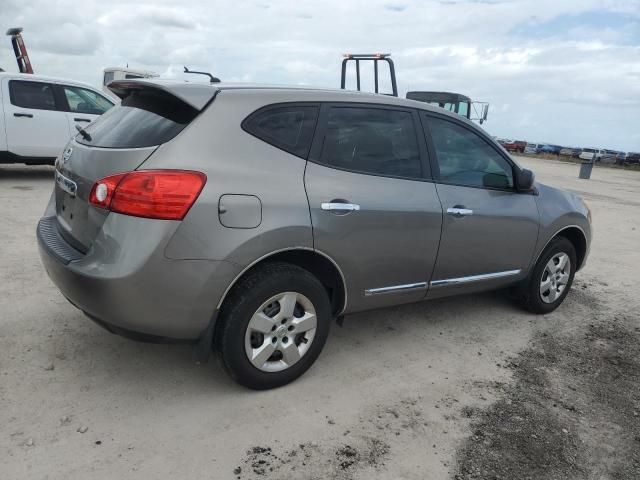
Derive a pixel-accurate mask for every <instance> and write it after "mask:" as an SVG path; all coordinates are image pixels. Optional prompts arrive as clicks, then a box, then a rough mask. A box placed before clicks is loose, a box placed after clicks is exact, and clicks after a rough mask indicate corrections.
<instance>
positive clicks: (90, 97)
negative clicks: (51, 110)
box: [63, 86, 113, 115]
mask: <svg viewBox="0 0 640 480" xmlns="http://www.w3.org/2000/svg"><path fill="white" fill-rule="evenodd" d="M63 88H64V95H65V97H67V103H69V110H70V111H72V112H74V113H86V114H89V115H102V114H103V113H104V112H106V111H107V110H109V109H110V108H111V107H113V103H111V102H110V101H109V100H107V99H106V98H104V97H103V96H102V95H99V94H97V93H96V92H92V91H91V90H87V89H86V88H80V87H71V86H64V87H63Z"/></svg>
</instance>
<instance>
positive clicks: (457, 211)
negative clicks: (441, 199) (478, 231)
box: [447, 205, 473, 218]
mask: <svg viewBox="0 0 640 480" xmlns="http://www.w3.org/2000/svg"><path fill="white" fill-rule="evenodd" d="M447 215H452V216H454V217H456V218H460V217H466V216H469V215H473V210H469V209H468V208H464V207H463V206H462V205H456V206H455V207H449V208H447Z"/></svg>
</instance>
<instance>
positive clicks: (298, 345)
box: [214, 263, 331, 390]
mask: <svg viewBox="0 0 640 480" xmlns="http://www.w3.org/2000/svg"><path fill="white" fill-rule="evenodd" d="M330 317H331V305H330V302H329V297H328V295H327V291H326V290H325V288H324V286H323V285H322V284H321V283H320V281H319V280H318V279H317V278H316V277H315V276H314V275H312V274H311V273H310V272H308V271H307V270H305V269H303V268H300V267H297V266H295V265H291V264H288V263H269V264H266V265H264V266H261V267H258V268H257V269H256V270H255V271H253V272H251V273H250V274H249V275H247V276H246V277H245V278H243V279H241V280H240V281H239V283H238V284H237V285H236V286H234V287H233V289H232V291H231V292H230V294H229V297H228V298H227V299H226V300H225V302H224V304H223V306H222V309H221V312H220V318H219V322H220V323H219V324H218V326H217V328H216V333H215V340H214V341H215V348H216V351H217V353H218V355H219V358H220V359H221V361H222V365H223V366H224V368H225V370H226V371H227V372H228V373H229V375H230V376H231V377H232V378H233V379H234V380H235V381H236V382H238V383H240V384H241V385H244V386H246V387H248V388H252V389H256V390H264V389H268V388H275V387H279V386H282V385H286V384H287V383H289V382H292V381H293V380H295V379H296V378H298V377H299V376H300V375H302V374H303V373H304V372H306V371H307V369H309V367H310V366H311V365H312V364H313V362H314V361H315V360H316V358H317V357H318V355H320V352H321V350H322V347H323V346H324V344H325V341H326V339H327V335H328V333H329V325H330Z"/></svg>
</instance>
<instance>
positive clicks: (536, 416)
mask: <svg viewBox="0 0 640 480" xmlns="http://www.w3.org/2000/svg"><path fill="white" fill-rule="evenodd" d="M521 162H522V163H523V164H524V165H526V166H527V167H530V168H532V169H533V170H534V171H535V172H536V175H537V178H538V179H539V180H540V181H543V182H546V183H549V184H552V185H556V186H560V187H563V188H567V189H571V190H574V191H576V192H579V193H581V194H582V195H583V196H584V197H585V199H586V200H587V201H588V202H589V204H590V206H591V208H592V209H593V218H594V224H595V237H594V240H593V245H592V250H591V255H590V258H589V261H588V265H587V267H586V268H585V269H584V270H583V271H581V272H580V273H579V274H578V275H577V277H576V282H575V284H574V289H573V291H572V292H571V293H570V294H569V296H568V297H567V300H566V301H565V303H564V304H563V305H562V306H561V307H560V308H559V309H558V310H557V311H556V312H554V313H553V314H551V315H548V316H544V317H536V316H532V315H530V314H527V313H525V312H523V311H522V310H520V309H519V307H518V306H517V305H515V304H514V303H513V302H512V300H511V299H510V298H509V297H508V296H507V295H505V294H504V293H487V294H481V295H473V296H466V297H461V298H455V299H443V300H439V301H435V302H431V303H423V304H416V305H410V306H403V307H400V308H393V309H387V310H382V311H377V312H371V313H365V314H359V315H353V316H349V317H347V318H346V320H345V323H344V327H343V328H339V327H337V326H335V327H334V328H333V330H332V332H331V335H330V337H329V340H328V342H327V345H326V347H325V350H324V352H323V353H322V355H321V356H320V358H319V360H318V361H317V362H316V364H315V366H314V367H312V369H311V370H309V372H307V374H306V375H304V377H303V378H301V379H300V380H298V381H297V382H295V383H294V384H292V385H289V386H287V387H284V388H280V389H277V390H273V391H267V392H253V391H248V390H245V389H243V388H241V387H239V386H237V385H235V384H234V383H232V382H231V381H230V380H229V379H228V378H227V376H226V375H225V374H224V372H223V371H222V370H221V368H220V367H219V366H218V365H217V363H216V362H210V363H209V364H207V365H204V366H198V365H194V364H193V363H192V362H191V352H190V349H189V347H185V346H167V345H148V344H139V343H134V342H132V341H129V340H125V339H123V338H119V337H117V336H114V335H111V334H109V333H107V332H106V331H104V330H102V329H100V328H99V327H97V326H95V325H94V324H93V323H92V322H90V321H89V320H88V319H86V318H85V317H84V316H83V315H82V314H81V313H80V312H79V311H77V310H76V309H74V308H73V307H72V306H71V305H70V304H69V303H67V301H66V300H65V299H64V298H62V296H61V295H60V294H59V293H58V291H57V290H56V288H55V287H54V286H53V285H52V283H51V282H50V281H49V279H48V278H47V276H46V274H45V272H44V270H43V268H42V267H41V265H40V260H39V257H38V255H37V249H36V240H35V225H36V222H37V220H38V218H39V216H40V214H41V213H42V211H43V209H44V206H45V203H46V201H47V199H48V197H49V194H50V191H51V188H52V181H51V173H52V170H51V168H48V167H31V168H28V167H24V166H6V167H0V204H1V205H2V212H3V213H2V214H1V220H2V221H1V222H0V238H2V242H1V243H0V472H1V473H0V478H2V479H6V480H11V479H26V478H29V479H44V478H48V479H86V478H92V479H102V478H104V479H113V478H127V479H128V478H141V479H148V478H183V479H187V478H211V479H226V478H229V479H236V478H240V479H253V478H276V479H288V478H342V479H351V478H353V479H365V478H366V479H371V478H380V479H421V480H422V479H442V478H503V479H509V478H518V479H524V478H535V479H540V478H594V479H595V478H597V479H600V478H603V479H604V478H640V459H639V458H638V455H639V454H638V452H640V417H639V416H638V415H640V393H639V390H638V385H640V364H639V363H638V362H640V359H639V358H638V357H639V356H640V352H639V350H638V345H640V342H638V340H639V339H640V329H639V328H640V319H639V316H640V315H639V314H638V307H639V306H640V295H638V292H639V289H638V286H637V281H638V279H639V278H640V277H639V275H638V268H639V267H640V241H639V240H640V173H637V172H626V171H621V170H614V169H607V168H597V169H595V170H594V173H593V176H592V179H591V180H589V181H584V180H578V179H577V174H578V168H579V167H578V166H577V165H575V164H564V163H560V162H556V161H544V160H534V159H521ZM82 432H84V433H82Z"/></svg>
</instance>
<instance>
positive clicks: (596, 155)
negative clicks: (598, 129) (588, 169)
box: [578, 148, 604, 162]
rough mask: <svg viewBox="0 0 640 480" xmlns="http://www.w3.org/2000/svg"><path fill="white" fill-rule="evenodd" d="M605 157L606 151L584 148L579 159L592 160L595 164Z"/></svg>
mask: <svg viewBox="0 0 640 480" xmlns="http://www.w3.org/2000/svg"><path fill="white" fill-rule="evenodd" d="M603 155H604V150H600V149H597V148H583V149H582V153H581V154H580V155H578V158H580V159H582V160H591V161H593V162H597V161H599V160H600V159H601V158H602V156H603Z"/></svg>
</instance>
